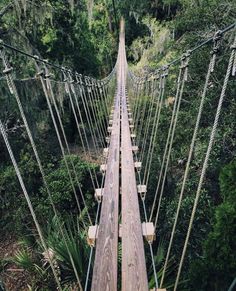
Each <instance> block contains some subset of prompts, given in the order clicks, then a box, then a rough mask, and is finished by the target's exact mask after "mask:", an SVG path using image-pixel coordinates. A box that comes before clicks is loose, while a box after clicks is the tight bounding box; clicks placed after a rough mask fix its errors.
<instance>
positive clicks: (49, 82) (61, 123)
mask: <svg viewBox="0 0 236 291" xmlns="http://www.w3.org/2000/svg"><path fill="white" fill-rule="evenodd" d="M45 72H46V75H45V82H46V86H47V89H48V93H49V94H50V97H51V99H52V103H53V106H54V108H55V111H56V115H57V119H58V122H59V126H60V129H61V132H62V136H63V139H64V142H65V145H66V149H67V153H68V155H69V161H70V164H71V166H72V172H73V174H74V177H75V180H76V184H77V186H78V188H79V192H80V196H81V198H82V201H83V204H84V206H85V210H86V212H87V215H88V219H89V222H90V223H92V221H91V217H90V214H89V211H88V207H87V203H86V201H85V199H84V194H83V191H82V188H81V185H80V182H79V177H78V175H77V171H76V168H75V164H74V161H73V159H72V157H71V151H70V148H69V144H68V140H67V137H66V133H65V130H64V126H63V122H62V118H61V115H60V112H59V109H58V106H57V103H56V100H55V96H54V93H53V90H52V84H51V81H50V78H49V76H50V74H49V71H48V68H47V67H46V65H45Z"/></svg>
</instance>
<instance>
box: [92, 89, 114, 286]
mask: <svg viewBox="0 0 236 291" xmlns="http://www.w3.org/2000/svg"><path fill="white" fill-rule="evenodd" d="M119 159H120V95H119V94H117V96H116V98H115V107H114V114H113V122H112V131H111V137H110V147H109V151H108V160H107V169H106V177H105V183H104V191H103V198H102V207H101V214H100V221H99V232H98V237H97V240H96V253H95V261H94V269H93V278H92V287H91V290H94V291H105V290H111V291H116V290H117V253H118V207H119V164H120V161H119Z"/></svg>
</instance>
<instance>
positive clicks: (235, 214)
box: [190, 160, 236, 291]
mask: <svg viewBox="0 0 236 291" xmlns="http://www.w3.org/2000/svg"><path fill="white" fill-rule="evenodd" d="M235 174H236V161H235V160H234V161H232V162H231V163H230V164H229V165H227V166H225V167H224V168H223V170H222V172H221V174H220V189H221V196H222V198H223V203H222V204H221V205H219V206H217V207H216V208H215V215H214V221H213V226H212V231H211V232H210V233H209V235H208V237H207V239H206V241H205V243H204V247H203V256H202V258H201V259H199V260H197V261H196V262H195V263H194V264H193V266H192V270H191V272H190V274H191V278H190V282H191V284H192V286H194V287H195V288H198V289H200V290H216V291H218V290H227V289H228V288H229V286H230V284H231V282H232V281H233V279H234V278H235V276H236V272H235V270H236V254H235V248H236V242H235V233H236V202H235V187H236V179H235Z"/></svg>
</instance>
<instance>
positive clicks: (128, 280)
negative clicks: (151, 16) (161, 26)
mask: <svg viewBox="0 0 236 291" xmlns="http://www.w3.org/2000/svg"><path fill="white" fill-rule="evenodd" d="M121 45H122V54H123V56H122V57H121V61H122V62H123V63H122V66H121V67H122V68H123V71H122V73H121V78H122V80H121V83H122V94H121V95H122V97H121V102H122V104H121V109H122V111H121V117H122V119H121V191H122V290H123V291H134V290H135V291H139V290H140V291H147V290H148V281H147V271H146V263H145V256H144V245H143V236H142V225H141V221H140V211H139V203H138V193H137V184H136V178H135V168H134V160H133V150H132V144H131V133H130V126H129V120H128V119H129V117H128V109H127V103H126V95H125V79H126V70H125V68H126V56H125V44H124V39H123V40H122V42H121Z"/></svg>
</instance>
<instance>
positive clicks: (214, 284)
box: [0, 0, 236, 291]
mask: <svg viewBox="0 0 236 291" xmlns="http://www.w3.org/2000/svg"><path fill="white" fill-rule="evenodd" d="M121 16H124V18H125V21H126V51H127V59H128V62H129V65H130V68H131V71H132V72H133V73H134V74H135V75H137V76H139V77H142V76H147V75H148V74H149V76H150V74H154V73H156V72H157V69H159V68H162V66H163V65H166V64H167V63H170V62H171V61H172V60H174V59H177V58H180V57H181V56H182V54H183V53H185V52H187V50H189V49H191V48H193V47H195V46H196V45H198V44H200V43H201V42H202V41H204V40H205V39H208V38H209V37H212V36H214V33H215V32H216V31H217V30H219V29H223V28H225V27H227V26H228V25H230V24H232V23H234V22H235V19H236V2H235V1H234V0H223V1H222V0H209V1H203V0H191V1H188V0H160V1H151V0H147V1H142V0H135V1H133V0H127V1H114V0H95V1H93V0H80V1H77V0H68V1H62V0H53V1H52V0H40V1H27V0H21V1H15V0H14V1H10V0H2V1H1V2H0V38H1V39H2V40H3V41H4V42H5V43H8V44H10V45H12V46H14V47H17V48H19V49H21V50H23V51H26V52H28V53H30V54H33V55H38V56H40V57H42V58H44V59H47V60H48V61H49V62H52V63H54V64H57V65H60V66H63V67H67V68H71V69H72V70H73V71H76V72H78V73H79V74H84V75H87V76H92V77H94V78H97V79H103V78H105V77H106V76H107V75H108V74H109V73H110V72H111V71H112V69H113V67H114V65H115V62H116V57H117V48H118V36H119V20H120V18H121ZM233 39H234V33H232V31H231V32H228V33H226V34H225V36H224V38H223V39H222V40H221V44H220V49H219V52H217V53H218V55H217V60H216V65H215V70H214V72H213V73H212V74H211V78H210V83H209V86H208V91H207V95H206V101H205V104H204V109H203V112H202V117H201V120H200V125H199V131H198V136H197V140H196V144H195V147H194V152H193V156H192V160H191V165H190V174H189V177H188V180H187V184H186V187H185V191H184V196H183V201H182V204H181V209H180V215H179V219H178V224H177V228H176V233H175V238H174V241H173V247H172V250H171V254H170V258H169V263H168V268H167V272H166V277H165V284H164V287H165V288H167V290H173V285H174V282H175V278H176V274H177V269H178V265H179V261H180V257H181V253H182V249H183V244H184V240H185V237H186V232H187V228H188V223H189V219H190V216H191V211H192V207H193V203H194V199H195V194H196V190H197V186H198V182H199V177H200V174H201V170H202V164H203V160H204V156H205V153H206V150H207V147H208V142H209V136H210V132H211V129H212V125H213V122H214V117H215V113H216V108H217V105H218V100H219V97H220V93H221V90H222V84H223V80H224V76H225V72H226V69H227V64H228V59H229V55H230V46H231V45H232V43H233ZM0 49H1V51H2V50H3V51H4V53H5V55H6V57H7V59H8V62H9V64H10V65H11V66H12V68H13V75H14V80H15V85H16V89H17V91H18V94H19V96H20V99H21V103H22V107H23V109H24V112H25V116H26V119H27V121H28V124H29V128H30V130H31V132H32V136H33V139H34V141H35V145H36V148H37V152H38V154H39V157H40V160H41V163H42V165H43V170H44V174H45V177H44V178H45V180H46V181H47V185H48V188H49V189H50V193H51V197H50V196H49V195H48V189H47V187H45V183H44V179H43V177H42V175H41V172H40V169H39V166H38V162H37V159H36V158H35V153H34V149H33V148H32V146H31V143H30V140H29V137H28V135H27V130H26V127H25V124H24V123H23V120H22V118H21V115H20V112H19V107H18V105H17V102H16V100H15V98H14V96H13V95H14V94H11V92H10V91H9V88H8V85H9V84H7V82H6V80H5V77H4V74H3V73H2V72H3V70H4V64H3V63H2V59H0V62H1V63H0V68H1V70H0V71H1V73H0V120H1V121H2V123H3V125H4V128H5V130H6V133H7V137H8V139H9V142H10V145H11V147H12V150H13V152H14V155H15V158H16V160H17V163H18V166H19V169H20V172H21V175H22V178H23V180H24V183H25V186H26V188H27V191H28V193H29V196H30V199H31V202H32V206H33V208H34V210H35V214H36V216H37V219H38V223H39V225H40V226H41V229H42V233H43V236H44V238H45V241H46V244H47V246H48V247H49V249H48V253H47V252H46V253H45V250H44V247H43V245H42V242H41V241H40V237H39V236H38V233H37V231H36V228H35V224H34V222H33V220H32V216H31V213H30V210H29V207H28V205H27V202H26V199H25V197H24V193H23V191H22V189H21V187H20V184H19V181H18V178H17V176H16V174H15V170H14V167H13V165H12V163H11V160H10V158H9V155H8V152H7V149H6V147H5V143H4V140H3V138H2V136H1V137H0V290H56V284H55V282H54V278H53V274H52V271H51V269H50V260H51V261H52V263H53V264H54V265H55V268H56V270H57V272H58V276H59V277H60V279H61V283H62V285H63V288H64V290H78V282H77V278H76V276H75V272H74V266H75V268H76V270H77V272H78V274H79V277H80V279H81V284H82V286H84V284H85V281H86V272H87V266H88V261H89V252H90V247H89V245H88V244H87V229H88V226H89V225H90V224H91V223H90V219H91V220H92V221H94V220H95V217H96V211H97V203H96V200H95V199H94V187H93V183H92V181H91V173H92V175H94V176H96V177H97V179H98V182H99V183H100V182H101V181H102V179H103V175H102V173H101V172H100V170H99V165H100V164H101V161H102V147H101V148H100V151H99V152H97V151H96V148H94V147H93V138H94V137H93V136H91V130H90V129H91V128H90V127H91V124H89V123H88V122H87V120H88V119H87V114H88V113H87V112H86V110H83V109H82V110H81V112H80V113H81V118H80V119H79V120H80V123H79V125H78V124H77V121H76V119H75V117H74V115H73V105H72V104H71V102H70V94H69V93H68V89H67V88H66V87H65V84H64V83H63V82H57V81H56V80H57V79H59V80H61V81H63V78H64V76H63V72H60V71H58V70H57V69H53V68H52V69H50V70H51V71H50V72H49V73H50V76H52V82H51V84H52V91H53V92H54V95H55V96H56V106H55V104H54V107H53V112H54V114H55V115H56V116H57V117H56V122H57V124H59V125H60V118H61V120H62V123H63V128H64V131H65V135H66V140H65V139H63V138H62V144H63V146H62V147H63V148H64V149H65V152H64V154H63V152H62V150H61V146H60V141H59V140H58V136H57V133H56V132H55V129H54V123H53V120H52V118H51V113H50V112H49V110H48V106H47V100H46V98H45V92H44V90H43V87H42V84H41V82H40V74H39V70H37V64H36V65H35V60H30V59H28V58H27V57H26V56H21V55H19V54H17V53H16V52H14V51H11V50H7V49H4V48H2V47H1V43H0ZM211 51H212V43H209V44H207V45H206V46H204V47H202V48H201V50H199V51H197V52H196V53H194V54H192V55H191V58H190V62H189V67H188V80H187V81H186V84H185V88H184V91H183V98H182V102H181V105H180V111H179V116H178V121H177V126H176V132H175V135H174V139H173V147H172V150H171V155H170V162H169V166H168V169H167V175H166V180H165V183H164V191H163V193H164V194H163V198H162V203H161V207H160V213H159V220H158V226H157V233H156V240H155V241H154V243H153V248H154V257H155V263H156V269H157V276H158V279H159V280H160V278H161V275H162V271H163V264H164V261H165V256H166V252H167V248H168V242H169V239H170V235H171V229H172V225H173V222H174V218H175V213H176V208H177V204H178V199H179V193H180V191H181V185H182V184H181V183H182V181H183V176H184V171H185V165H186V162H187V158H188V152H189V147H190V143H191V138H192V134H193V130H194V126H195V122H196V117H197V113H198V108H199V104H200V98H201V94H202V90H203V86H204V82H205V77H206V73H207V68H208V62H209V60H210V57H211ZM41 69H42V68H41ZM178 70H179V65H178V64H176V65H175V66H173V67H170V69H169V74H168V79H167V83H166V91H165V94H164V101H163V108H162V111H161V115H160V121H159V128H158V132H157V139H156V142H155V143H156V144H155V151H154V155H153V159H152V163H151V168H150V178H149V184H148V192H147V196H146V207H147V211H148V213H149V214H150V212H151V209H152V203H153V198H154V195H155V191H156V187H157V181H158V174H159V172H160V168H161V163H162V156H163V153H164V149H165V143H166V139H167V135H168V128H169V124H170V120H171V115H172V112H173V100H174V99H175V94H176V84H177V82H176V80H177V77H178ZM84 82H85V81H84ZM151 82H153V83H152V84H154V82H155V81H153V79H152V80H151V81H150V84H151ZM129 85H130V84H129ZM155 86H158V83H155ZM81 88H82V87H81ZM81 88H78V89H76V90H75V94H77V96H79V97H78V107H79V106H80V107H81V108H84V107H83V102H85V101H84V100H90V99H89V98H90V97H91V96H90V94H91V91H89V90H87V91H86V92H83V91H82V90H81ZM47 89H48V88H47ZM48 90H49V89H48ZM132 90H133V89H132V88H131V89H130V94H134V91H132ZM114 92H115V78H113V79H112V81H111V82H110V86H109V89H108V92H107V95H108V102H109V105H111V102H112V100H113V97H114V96H113V94H114ZM150 92H151V91H150V90H149V89H148V88H146V89H145V90H143V91H142V96H141V97H140V100H141V101H140V102H141V108H146V110H147V111H145V110H144V109H143V117H144V120H143V121H144V122H147V119H148V114H146V113H147V112H148V108H150V106H152V104H151V94H150ZM235 92H236V83H235V76H234V77H232V76H231V77H230V79H229V83H228V87H227V92H226V96H225V99H224V102H223V107H222V112H221V115H220V120H219V125H218V128H217V132H216V136H215V140H214V145H213V149H212V151H211V155H210V160H209V163H208V168H207V172H206V175H205V179H204V184H203V187H202V189H201V195H200V199H199V202H198V207H197V211H196V216H195V219H194V223H193V229H192V232H191V236H190V242H189V244H188V248H187V253H186V257H185V261H184V267H183V270H182V274H181V278H180V283H179V289H178V290H181V291H185V290H186V291H195V290H201V291H211V290H212V291H222V290H228V289H229V287H230V285H231V284H232V282H233V281H234V279H235V278H236V240H235V235H236V199H235V197H236V196H235V195H236V158H235V156H236V131H235V128H236V127H235V113H236V102H235ZM83 94H84V95H83ZM93 94H96V96H97V97H98V99H97V100H101V96H102V94H103V92H102V91H99V89H97V91H96V92H95V93H94V92H93ZM81 96H84V98H85V99H83V97H81ZM99 98H100V99H99ZM50 102H51V104H53V100H52V97H51V99H50ZM88 102H90V101H88ZM154 104H156V103H155V102H154ZM96 106H97V108H99V109H100V111H99V115H98V116H96V118H94V116H92V117H91V120H94V121H95V120H96V121H97V122H98V123H100V124H103V123H105V120H106V117H107V116H106V110H105V109H104V108H102V106H103V105H102V103H100V102H99V101H98V103H97V104H96ZM55 108H57V109H58V112H57V111H56V110H57V109H55ZM101 108H102V109H101ZM81 120H84V123H82V122H81ZM140 122H141V119H140ZM153 122H154V111H153V114H152V115H150V123H151V124H152V123H153ZM95 126H96V124H95V123H94V124H93V127H95ZM80 130H81V132H82V137H83V138H87V137H88V144H89V146H90V150H91V155H90V156H88V155H87V154H86V152H85V151H84V145H83V142H81V136H80V134H79V132H80ZM93 130H96V128H95V129H94V128H93ZM149 130H150V131H149V132H148V133H147V134H146V136H147V141H146V142H147V144H149V143H150V138H151V128H150V129H149ZM59 135H60V136H63V129H62V128H60V126H59ZM141 141H142V140H141ZM102 142H103V143H104V144H105V142H104V141H101V143H102ZM67 145H68V146H67ZM139 146H142V143H141V144H140V145H139ZM146 158H147V153H145V154H144V161H145V159H146ZM68 165H69V166H72V168H73V171H72V174H71V176H70V174H69V175H68ZM95 174H96V175H95ZM141 174H142V173H141ZM71 182H72V183H71ZM95 183H96V181H95ZM71 185H75V189H74V188H73V187H72V186H71ZM81 193H83V195H84V198H85V201H86V205H85V203H84V200H83V197H82V195H81ZM52 204H53V205H55V209H56V211H55V209H54V208H53V207H52ZM78 204H79V205H82V206H84V208H83V209H82V210H81V211H80V209H79V207H78ZM140 209H142V207H141V203H140ZM156 210H157V206H156V207H155V211H154V212H156ZM55 212H56V213H55ZM141 215H142V220H144V214H143V213H142V210H141ZM62 233H63V235H64V236H62ZM68 249H69V251H70V254H71V255H72V258H71V257H70V256H69V255H68ZM119 249H120V248H119ZM119 251H120V250H119ZM49 255H50V256H51V257H50V258H48V256H49ZM145 255H146V262H147V269H148V270H147V271H148V280H149V287H150V288H154V287H155V281H154V274H153V269H152V267H151V257H150V253H149V247H148V244H147V243H145ZM118 257H119V263H120V262H121V255H120V254H119V256H118ZM73 263H74V266H73ZM12 270H13V271H12ZM90 283H91V276H90V281H89V286H90ZM232 290H233V289H232Z"/></svg>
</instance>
